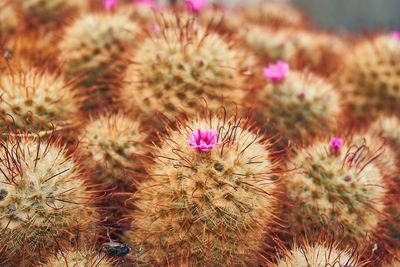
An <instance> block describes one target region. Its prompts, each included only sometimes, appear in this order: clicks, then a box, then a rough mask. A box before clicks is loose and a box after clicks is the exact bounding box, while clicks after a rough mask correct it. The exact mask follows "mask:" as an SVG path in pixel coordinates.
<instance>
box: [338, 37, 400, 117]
mask: <svg viewBox="0 0 400 267" xmlns="http://www.w3.org/2000/svg"><path fill="white" fill-rule="evenodd" d="M399 44H400V41H399V40H398V39H396V38H394V37H393V36H390V35H378V36H375V37H372V38H367V39H364V40H362V41H360V42H359V43H358V44H357V45H355V47H354V48H353V49H351V51H349V53H347V54H345V55H344V58H345V61H344V70H343V72H342V73H341V74H340V76H339V78H338V80H339V83H340V84H341V85H342V86H343V87H344V89H345V92H346V93H347V101H348V102H349V113H350V114H352V115H353V117H354V118H355V119H357V118H366V117H368V118H369V119H371V117H372V118H374V117H376V116H377V114H378V113H382V112H384V113H385V112H386V113H393V112H399V111H400V105H399V103H400V94H399V92H400V91H399V88H400V84H399V74H400V45H399ZM358 121H361V120H358Z"/></svg>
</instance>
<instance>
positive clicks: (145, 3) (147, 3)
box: [135, 0, 157, 8]
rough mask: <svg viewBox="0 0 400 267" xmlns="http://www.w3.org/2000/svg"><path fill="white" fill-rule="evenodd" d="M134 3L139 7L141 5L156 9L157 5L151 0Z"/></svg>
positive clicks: (140, 0)
mask: <svg viewBox="0 0 400 267" xmlns="http://www.w3.org/2000/svg"><path fill="white" fill-rule="evenodd" d="M135 3H137V4H139V5H143V6H148V7H151V8H155V7H157V4H156V3H154V1H153V0H136V2H135Z"/></svg>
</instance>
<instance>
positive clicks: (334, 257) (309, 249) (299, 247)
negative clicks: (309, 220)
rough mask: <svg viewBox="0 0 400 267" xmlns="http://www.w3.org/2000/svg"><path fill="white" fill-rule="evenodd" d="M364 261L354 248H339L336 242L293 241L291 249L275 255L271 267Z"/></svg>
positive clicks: (315, 266)
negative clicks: (312, 242)
mask: <svg viewBox="0 0 400 267" xmlns="http://www.w3.org/2000/svg"><path fill="white" fill-rule="evenodd" d="M365 265H366V262H364V261H362V260H361V259H360V256H359V255H358V254H357V253H354V250H351V249H349V248H346V249H341V248H340V244H338V243H336V242H326V241H325V242H316V243H315V244H311V242H307V241H302V242H299V243H295V244H294V246H293V247H292V249H291V250H287V249H284V250H283V251H281V252H280V255H279V256H277V257H276V262H275V263H272V264H271V265H268V266H271V267H324V266H332V267H333V266H338V267H339V266H348V267H360V266H365Z"/></svg>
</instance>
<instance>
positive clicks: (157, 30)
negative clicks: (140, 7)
mask: <svg viewBox="0 0 400 267" xmlns="http://www.w3.org/2000/svg"><path fill="white" fill-rule="evenodd" d="M151 30H152V31H153V32H160V28H159V27H158V26H157V25H156V24H153V25H151Z"/></svg>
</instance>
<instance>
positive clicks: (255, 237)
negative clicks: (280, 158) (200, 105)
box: [124, 114, 278, 266]
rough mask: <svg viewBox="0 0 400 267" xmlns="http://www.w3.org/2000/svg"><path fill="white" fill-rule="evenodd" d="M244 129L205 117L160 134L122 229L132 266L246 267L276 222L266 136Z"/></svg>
mask: <svg viewBox="0 0 400 267" xmlns="http://www.w3.org/2000/svg"><path fill="white" fill-rule="evenodd" d="M250 126H251V125H250V123H249V122H248V121H247V120H241V119H235V118H232V119H230V120H228V119H226V118H225V117H224V116H214V115H212V114H209V115H208V116H207V115H205V116H204V117H203V118H202V116H200V117H198V118H197V119H194V120H193V121H187V122H185V123H182V124H180V125H179V126H178V128H177V130H171V129H169V130H168V134H167V136H165V137H162V139H161V145H160V147H157V148H154V157H155V163H154V165H151V166H150V167H149V170H148V172H149V174H150V176H151V179H149V180H147V181H145V182H144V183H143V184H142V185H140V186H139V187H138V192H137V193H136V194H135V196H136V197H137V200H136V201H135V206H136V207H137V210H136V211H134V212H133V213H132V214H131V216H132V218H133V219H134V220H133V222H132V228H131V230H129V231H127V232H125V234H124V238H125V242H126V243H127V244H128V245H129V246H130V247H132V248H135V249H134V251H132V254H133V255H135V257H136V259H135V260H136V261H137V262H138V263H147V264H161V265H163V264H166V263H168V264H170V265H175V264H179V263H182V264H185V265H186V264H188V265H190V266H192V265H193V266H227V265H228V266H230V265H233V266H242V265H244V266H254V264H255V263H256V262H257V259H256V258H257V257H255V255H256V254H255V253H257V251H258V250H259V249H261V248H262V244H264V243H263V242H265V241H266V240H264V233H268V231H270V230H271V229H272V228H273V225H274V221H275V220H276V206H277V195H276V191H277V183H276V178H277V176H276V175H278V174H277V173H276V172H275V170H276V167H277V164H276V163H277V162H276V160H275V159H274V158H273V157H272V153H271V149H270V147H271V143H270V140H269V139H267V138H266V137H265V136H262V135H258V134H255V133H253V132H252V131H251V130H250V128H249V127H250ZM269 234H271V233H269ZM267 239H268V238H267ZM269 241H271V240H269Z"/></svg>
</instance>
